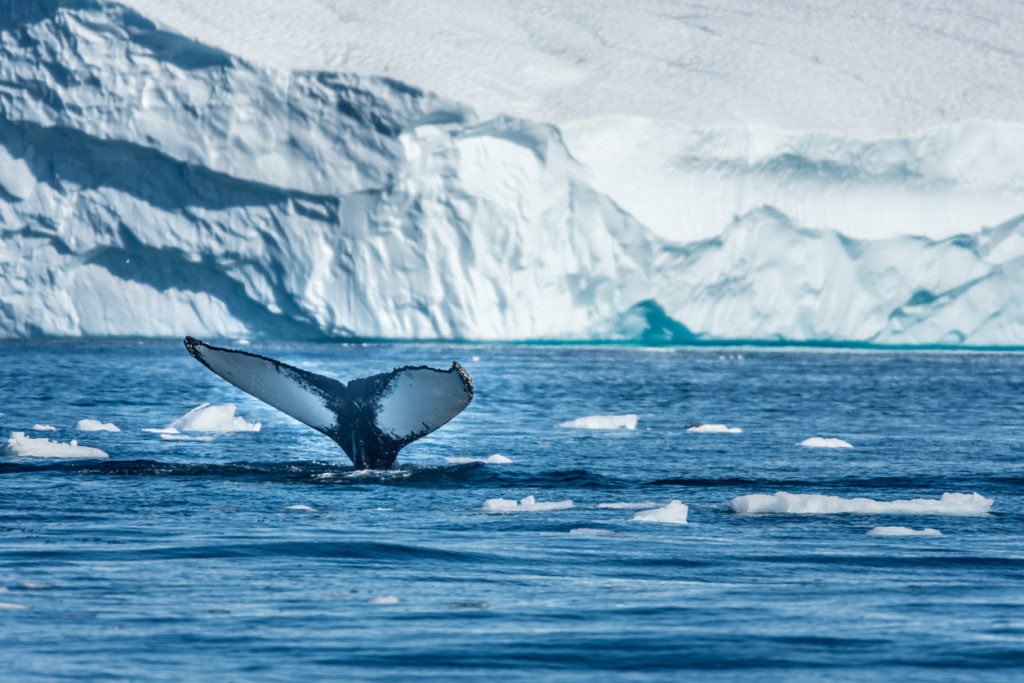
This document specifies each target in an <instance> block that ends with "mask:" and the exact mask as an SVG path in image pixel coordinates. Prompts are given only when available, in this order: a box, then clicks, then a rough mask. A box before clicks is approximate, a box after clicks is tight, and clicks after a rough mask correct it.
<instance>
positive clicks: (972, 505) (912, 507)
mask: <svg viewBox="0 0 1024 683" xmlns="http://www.w3.org/2000/svg"><path fill="white" fill-rule="evenodd" d="M992 503H993V500H992V499H991V498H985V497H983V496H979V495H978V494H977V493H970V494H967V493H943V494H942V498H940V499H938V500H935V499H932V498H914V499H911V500H872V499H871V498H840V497H839V496H826V495H822V494H817V493H785V492H783V491H780V492H778V493H775V494H773V495H770V496H769V495H767V494H764V493H753V494H750V495H746V496H739V497H738V498H733V499H732V500H731V501H729V507H730V508H732V511H733V512H739V513H742V514H748V515H760V514H771V513H782V514H796V515H834V514H841V513H860V514H895V515H944V516H950V517H975V516H980V515H987V514H988V513H989V510H990V509H991V507H992Z"/></svg>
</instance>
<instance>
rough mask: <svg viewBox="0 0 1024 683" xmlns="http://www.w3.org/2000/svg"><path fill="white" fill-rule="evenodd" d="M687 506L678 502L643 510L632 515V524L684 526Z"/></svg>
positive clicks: (688, 509)
mask: <svg viewBox="0 0 1024 683" xmlns="http://www.w3.org/2000/svg"><path fill="white" fill-rule="evenodd" d="M689 511H690V508H689V506H688V505H686V504H684V503H681V502H680V501H678V500H673V501H670V502H669V504H668V505H666V506H665V507H661V508H655V509H654V510H644V511H642V512H638V513H636V514H635V515H633V521H634V522H661V523H663V524H686V523H687V521H686V516H687V514H689Z"/></svg>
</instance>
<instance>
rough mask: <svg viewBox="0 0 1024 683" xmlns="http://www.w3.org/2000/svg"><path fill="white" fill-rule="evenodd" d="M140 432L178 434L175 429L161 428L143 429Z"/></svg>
mask: <svg viewBox="0 0 1024 683" xmlns="http://www.w3.org/2000/svg"><path fill="white" fill-rule="evenodd" d="M142 431H144V432H149V433H150V434H177V433H178V430H177V429H175V428H174V427H161V428H159V429H158V428H155V427H143V428H142Z"/></svg>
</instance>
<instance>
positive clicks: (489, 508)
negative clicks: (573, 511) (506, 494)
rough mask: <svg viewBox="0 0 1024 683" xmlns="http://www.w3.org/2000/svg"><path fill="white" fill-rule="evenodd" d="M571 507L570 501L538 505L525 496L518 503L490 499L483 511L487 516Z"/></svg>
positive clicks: (501, 499)
mask: <svg viewBox="0 0 1024 683" xmlns="http://www.w3.org/2000/svg"><path fill="white" fill-rule="evenodd" d="M572 506H573V503H572V501H571V500H557V501H551V502H547V503H538V502H537V500H536V499H535V498H534V497H533V496H526V497H525V498H523V499H522V500H520V501H519V502H516V501H514V500H508V499H506V498H490V499H488V500H486V501H484V506H483V508H482V509H483V511H484V512H486V513H487V514H489V515H496V514H502V513H505V512H548V511H550V510H568V509H569V508H571V507H572Z"/></svg>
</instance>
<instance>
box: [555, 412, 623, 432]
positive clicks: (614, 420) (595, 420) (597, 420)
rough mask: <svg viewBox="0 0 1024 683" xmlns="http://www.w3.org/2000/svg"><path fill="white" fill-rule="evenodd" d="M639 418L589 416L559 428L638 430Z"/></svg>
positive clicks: (571, 421)
mask: <svg viewBox="0 0 1024 683" xmlns="http://www.w3.org/2000/svg"><path fill="white" fill-rule="evenodd" d="M637 419H638V418H637V416H636V415H634V414H632V413H629V414H627V415H588V416H587V417H578V418H576V419H575V420H569V421H568V422H562V423H560V424H559V425H558V426H559V427H563V428H566V429H636V423H637Z"/></svg>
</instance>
